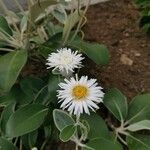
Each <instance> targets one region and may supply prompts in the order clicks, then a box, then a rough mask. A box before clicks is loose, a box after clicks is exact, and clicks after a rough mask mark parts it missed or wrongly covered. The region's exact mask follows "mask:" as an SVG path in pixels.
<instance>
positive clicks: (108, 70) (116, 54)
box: [59, 0, 150, 150]
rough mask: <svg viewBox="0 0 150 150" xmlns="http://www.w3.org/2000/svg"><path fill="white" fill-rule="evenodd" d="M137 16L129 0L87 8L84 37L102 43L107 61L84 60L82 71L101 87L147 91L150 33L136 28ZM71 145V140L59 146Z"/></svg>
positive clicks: (149, 89)
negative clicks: (104, 62) (85, 61)
mask: <svg viewBox="0 0 150 150" xmlns="http://www.w3.org/2000/svg"><path fill="white" fill-rule="evenodd" d="M139 17H140V15H139V11H138V10H137V8H136V7H135V6H134V5H133V3H131V1H130V0H111V1H108V2H106V3H103V4H97V5H94V6H91V7H90V8H89V10H88V13H87V18H88V22H87V25H86V26H85V28H84V32H85V39H86V40H88V41H92V42H98V43H102V44H105V45H107V47H108V48H109V52H110V63H109V65H107V66H105V67H100V66H97V65H95V64H94V63H92V62H91V61H88V62H87V63H86V65H85V66H86V68H85V70H84V74H88V75H89V74H90V76H92V77H95V78H97V79H98V81H99V82H100V83H101V85H102V86H103V87H104V88H105V89H107V88H110V87H117V88H118V89H120V90H121V91H122V92H123V93H124V94H125V95H126V96H127V97H128V98H132V97H134V96H135V95H137V94H140V93H145V92H150V78H149V77H150V67H149V66H150V37H148V36H147V35H146V34H144V33H143V32H142V31H140V29H139V28H138V21H139ZM124 57H125V58H124ZM121 58H122V61H121ZM73 149H74V147H73V146H72V143H69V144H68V143H67V144H64V143H62V144H61V145H60V148H59V150H73Z"/></svg>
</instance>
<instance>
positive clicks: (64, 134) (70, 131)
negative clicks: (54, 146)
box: [59, 125, 77, 142]
mask: <svg viewBox="0 0 150 150" xmlns="http://www.w3.org/2000/svg"><path fill="white" fill-rule="evenodd" d="M76 130H77V128H76V126H74V125H69V126H67V127H65V128H64V129H63V130H62V131H61V132H60V136H59V137H60V139H61V140H62V141H63V142H67V141H69V140H70V139H71V138H72V136H73V135H74V134H75V132H76Z"/></svg>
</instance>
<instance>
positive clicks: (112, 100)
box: [103, 88, 128, 121]
mask: <svg viewBox="0 0 150 150" xmlns="http://www.w3.org/2000/svg"><path fill="white" fill-rule="evenodd" d="M103 101H104V105H105V106H106V107H107V108H108V110H109V111H110V112H111V113H112V114H113V115H114V116H115V117H116V118H117V119H118V120H120V121H121V120H125V119H126V116H127V113H128V105H127V100H126V97H125V96H124V95H123V94H122V93H121V92H120V91H119V90H118V89H116V88H112V89H110V90H108V91H107V93H106V94H105V96H104V100H103Z"/></svg>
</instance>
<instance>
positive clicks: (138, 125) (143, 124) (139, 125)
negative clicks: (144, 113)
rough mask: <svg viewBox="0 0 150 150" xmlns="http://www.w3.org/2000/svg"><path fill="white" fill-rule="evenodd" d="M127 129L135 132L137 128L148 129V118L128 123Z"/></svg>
mask: <svg viewBox="0 0 150 150" xmlns="http://www.w3.org/2000/svg"><path fill="white" fill-rule="evenodd" d="M126 129H127V130H129V131H132V132H135V131H139V130H150V120H142V121H139V122H136V123H133V124H131V125H129V126H128V127H127V128H126Z"/></svg>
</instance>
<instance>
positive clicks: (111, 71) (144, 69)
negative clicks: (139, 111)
mask: <svg viewBox="0 0 150 150" xmlns="http://www.w3.org/2000/svg"><path fill="white" fill-rule="evenodd" d="M139 17H140V14H139V11H138V10H137V8H136V7H135V6H134V5H133V3H131V0H111V1H109V2H106V3H103V4H97V5H94V6H91V7H90V9H89V11H88V13H87V18H88V23H87V25H86V27H85V29H84V30H85V33H86V40H89V41H95V42H98V43H103V44H105V45H106V46H107V47H108V49H109V52H110V63H109V65H108V66H105V67H100V66H95V64H92V63H90V62H88V63H87V66H88V69H87V70H88V72H90V74H91V75H92V76H94V77H95V78H98V80H99V82H100V83H101V84H102V85H103V86H104V88H109V87H117V88H119V89H120V90H121V91H122V92H123V93H124V94H125V95H126V96H127V97H129V98H131V97H133V96H135V95H137V94H140V93H145V92H150V36H149V37H148V35H146V34H144V33H143V32H142V31H140V29H139V27H138V21H139Z"/></svg>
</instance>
